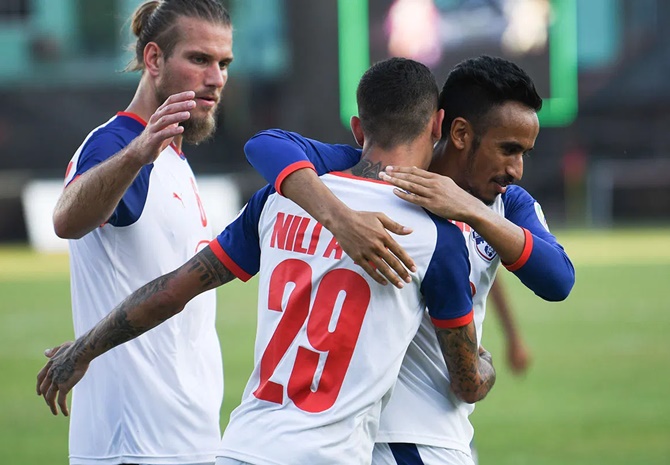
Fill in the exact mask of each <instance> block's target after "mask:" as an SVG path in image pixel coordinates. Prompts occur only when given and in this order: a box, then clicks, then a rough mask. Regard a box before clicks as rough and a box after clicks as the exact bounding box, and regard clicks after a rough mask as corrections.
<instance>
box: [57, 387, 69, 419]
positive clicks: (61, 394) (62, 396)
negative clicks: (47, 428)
mask: <svg viewBox="0 0 670 465" xmlns="http://www.w3.org/2000/svg"><path fill="white" fill-rule="evenodd" d="M58 406H59V407H60V411H61V412H63V415H65V416H66V417H67V416H68V415H70V411H69V410H68V408H67V391H66V390H65V389H60V390H59V391H58Z"/></svg>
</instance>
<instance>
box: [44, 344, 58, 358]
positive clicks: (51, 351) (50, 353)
mask: <svg viewBox="0 0 670 465" xmlns="http://www.w3.org/2000/svg"><path fill="white" fill-rule="evenodd" d="M60 348H61V346H56V347H52V348H51V349H47V350H45V351H44V355H45V356H46V357H48V358H51V357H53V356H54V355H56V352H58V349H60Z"/></svg>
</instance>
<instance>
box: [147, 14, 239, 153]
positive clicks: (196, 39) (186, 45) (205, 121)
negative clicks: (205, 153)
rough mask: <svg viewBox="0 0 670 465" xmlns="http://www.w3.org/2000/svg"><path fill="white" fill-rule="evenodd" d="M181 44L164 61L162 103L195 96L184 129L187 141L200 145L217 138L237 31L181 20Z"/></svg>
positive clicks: (159, 81) (159, 88) (159, 91)
mask: <svg viewBox="0 0 670 465" xmlns="http://www.w3.org/2000/svg"><path fill="white" fill-rule="evenodd" d="M177 27H178V37H179V41H178V42H177V44H176V45H175V47H174V49H173V51H172V54H171V55H170V56H169V58H168V59H167V60H165V61H164V66H163V68H162V70H161V74H160V76H159V77H158V79H157V81H156V94H157V100H158V101H159V102H164V101H165V100H166V99H167V98H168V97H169V96H170V95H172V94H176V93H179V92H184V91H186V90H192V91H194V92H195V102H196V107H195V108H194V109H193V110H191V117H190V118H189V119H188V120H186V121H185V122H184V123H183V124H182V125H183V126H184V140H185V141H186V142H189V143H192V144H198V143H200V142H202V141H204V140H206V139H208V138H209V137H211V136H212V135H213V134H214V131H215V129H216V113H217V110H218V108H219V103H220V102H221V92H222V91H223V88H224V87H225V85H226V82H227V81H228V65H229V64H230V62H231V61H232V60H233V31H232V29H231V28H230V27H227V26H223V25H221V24H217V23H211V22H208V21H205V20H201V19H196V18H187V17H181V18H179V20H178V23H177Z"/></svg>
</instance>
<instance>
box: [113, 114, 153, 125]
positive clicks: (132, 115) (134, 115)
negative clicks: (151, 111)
mask: <svg viewBox="0 0 670 465" xmlns="http://www.w3.org/2000/svg"><path fill="white" fill-rule="evenodd" d="M116 116H125V117H126V118H132V119H134V120H135V121H137V122H138V123H140V124H141V125H142V126H144V127H146V126H147V122H146V121H144V120H143V119H142V118H140V117H139V116H138V115H136V114H135V113H130V112H129V111H120V112H118V113H117V114H116Z"/></svg>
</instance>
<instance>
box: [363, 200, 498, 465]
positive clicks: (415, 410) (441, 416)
mask: <svg viewBox="0 0 670 465" xmlns="http://www.w3.org/2000/svg"><path fill="white" fill-rule="evenodd" d="M491 208H492V209H493V210H494V211H495V212H496V213H499V214H503V208H504V207H503V202H502V198H501V197H500V196H498V198H497V199H496V201H495V202H494V204H493V205H492V206H491ZM455 224H456V225H457V226H458V227H459V229H461V231H462V232H463V236H464V237H465V241H466V244H467V247H468V252H469V257H470V282H471V283H472V284H471V285H472V289H473V293H474V295H473V308H474V320H475V326H476V329H477V341H478V342H479V343H481V337H482V324H483V322H484V316H485V315H486V297H487V296H488V293H489V291H490V289H491V286H492V285H493V280H494V279H495V274H496V271H497V269H498V265H499V264H500V258H499V257H498V254H497V253H496V252H495V251H494V250H493V249H492V248H491V246H489V245H488V244H487V243H486V242H485V241H484V240H483V239H482V237H481V236H479V234H477V233H476V232H475V231H474V230H473V229H472V228H471V227H470V226H468V225H467V224H464V223H455ZM449 379H450V378H449V372H448V371H447V366H446V364H445V362H444V357H443V356H442V352H441V350H440V345H439V342H438V340H437V336H436V335H435V329H434V328H433V327H432V324H431V322H430V319H429V318H428V317H427V316H424V318H423V321H422V323H421V326H420V328H419V331H418V332H417V334H416V337H415V338H414V340H412V343H411V344H410V346H409V348H408V349H407V354H406V355H405V359H404V360H403V363H402V366H401V368H400V373H399V375H398V383H397V384H396V387H395V389H394V391H393V395H392V396H391V398H390V400H389V403H388V404H387V405H386V407H385V408H384V411H383V412H382V418H381V423H380V427H379V434H378V435H377V439H376V441H377V442H401V443H413V444H424V445H429V446H438V447H445V448H449V449H456V450H460V451H463V452H466V453H467V454H469V453H470V446H469V445H470V441H471V440H472V436H473V428H472V425H471V424H470V421H469V419H468V417H469V416H470V414H471V413H472V411H473V410H474V405H473V404H468V403H465V402H463V401H461V400H460V399H458V398H457V397H456V396H455V395H454V394H453V393H452V391H451V387H450V381H449Z"/></svg>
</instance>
